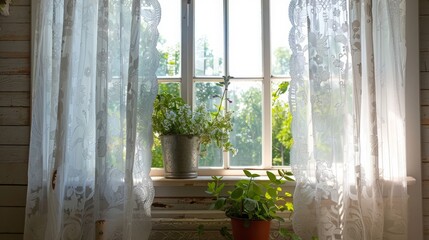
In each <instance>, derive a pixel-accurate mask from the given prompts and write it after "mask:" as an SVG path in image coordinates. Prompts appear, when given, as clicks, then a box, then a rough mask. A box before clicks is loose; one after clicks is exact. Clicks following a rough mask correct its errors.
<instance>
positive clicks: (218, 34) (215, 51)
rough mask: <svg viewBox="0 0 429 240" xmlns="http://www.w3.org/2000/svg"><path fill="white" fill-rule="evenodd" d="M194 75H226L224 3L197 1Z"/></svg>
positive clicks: (209, 0) (213, 0) (210, 0)
mask: <svg viewBox="0 0 429 240" xmlns="http://www.w3.org/2000/svg"><path fill="white" fill-rule="evenodd" d="M194 26H195V29H194V31H195V40H194V43H195V50H194V52H195V53H194V56H195V60H194V61H195V69H194V75H195V76H197V77H204V76H218V77H219V76H223V75H224V68H225V67H224V62H225V60H224V55H225V53H224V21H223V1H219V0H202V1H195V24H194Z"/></svg>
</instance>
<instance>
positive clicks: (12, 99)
mask: <svg viewBox="0 0 429 240" xmlns="http://www.w3.org/2000/svg"><path fill="white" fill-rule="evenodd" d="M29 106H30V94H29V93H28V92H0V107H29Z"/></svg>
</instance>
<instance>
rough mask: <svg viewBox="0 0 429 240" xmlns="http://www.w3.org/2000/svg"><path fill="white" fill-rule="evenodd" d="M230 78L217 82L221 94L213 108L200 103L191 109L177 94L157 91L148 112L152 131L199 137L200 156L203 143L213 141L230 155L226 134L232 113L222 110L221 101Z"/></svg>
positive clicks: (229, 145) (230, 127)
mask: <svg viewBox="0 0 429 240" xmlns="http://www.w3.org/2000/svg"><path fill="white" fill-rule="evenodd" d="M229 84H230V77H229V76H228V77H224V81H223V82H221V83H218V85H219V86H221V87H223V89H224V90H223V93H222V96H213V97H214V98H219V99H220V103H219V105H217V106H216V107H217V111H215V112H210V111H208V110H207V109H206V108H205V107H204V106H203V105H200V106H197V107H196V108H195V109H194V110H192V108H191V106H190V105H188V104H186V103H185V102H184V101H183V99H182V98H181V97H178V96H174V95H172V94H168V93H162V94H158V95H157V97H156V99H155V103H154V112H153V115H152V122H153V130H154V132H155V133H156V134H159V135H195V136H199V137H200V141H201V145H202V150H201V153H202V155H204V153H205V150H206V149H207V145H209V144H210V143H212V142H214V143H215V144H216V146H217V147H219V148H222V150H223V151H230V152H232V153H233V154H234V153H235V152H236V149H235V148H234V147H233V146H232V144H231V142H230V140H229V133H230V132H231V131H232V112H231V111H224V110H223V108H222V103H223V102H224V101H225V99H226V100H228V101H229V99H228V98H227V91H228V86H229Z"/></svg>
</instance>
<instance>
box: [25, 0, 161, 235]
mask: <svg viewBox="0 0 429 240" xmlns="http://www.w3.org/2000/svg"><path fill="white" fill-rule="evenodd" d="M32 6H33V23H34V33H33V43H34V45H33V49H34V54H33V61H32V62H33V67H32V68H33V70H32V73H33V76H32V79H33V83H32V85H33V100H32V128H31V143H30V157H29V171H28V173H29V174H28V193H27V207H26V216H25V219H26V222H25V234H24V239H32V240H35V239H43V240H45V239H94V238H95V236H96V229H97V235H99V236H100V237H101V238H100V239H147V238H148V236H149V233H150V229H151V225H150V206H151V203H152V200H153V197H154V189H153V185H152V182H151V179H150V177H149V171H150V166H151V154H150V147H151V142H152V130H151V115H152V110H153V101H154V98H155V96H156V93H157V81H156V76H155V70H156V68H157V64H158V58H159V56H158V52H157V50H156V43H157V39H158V31H157V25H158V23H159V20H160V6H159V4H158V2H157V0H55V1H52V0H37V1H33V2H32Z"/></svg>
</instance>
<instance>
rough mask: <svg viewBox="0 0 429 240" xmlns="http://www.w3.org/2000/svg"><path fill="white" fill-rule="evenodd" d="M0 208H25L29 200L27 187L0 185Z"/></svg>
mask: <svg viewBox="0 0 429 240" xmlns="http://www.w3.org/2000/svg"><path fill="white" fill-rule="evenodd" d="M0 196H2V197H1V198H0V206H3V207H24V206H25V201H26V198H27V186H2V185H0Z"/></svg>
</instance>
